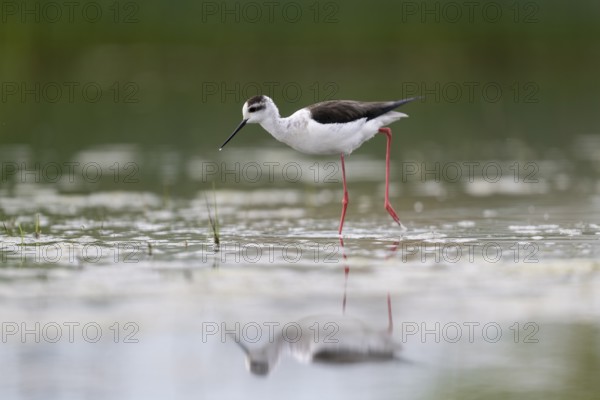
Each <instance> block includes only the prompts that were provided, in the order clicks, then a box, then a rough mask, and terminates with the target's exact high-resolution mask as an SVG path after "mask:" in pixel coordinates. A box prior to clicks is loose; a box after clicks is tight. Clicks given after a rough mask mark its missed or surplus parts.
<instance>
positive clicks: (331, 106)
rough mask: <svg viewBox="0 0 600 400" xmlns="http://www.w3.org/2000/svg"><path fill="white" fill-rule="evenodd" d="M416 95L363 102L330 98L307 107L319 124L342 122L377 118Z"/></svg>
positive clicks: (411, 99)
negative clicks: (393, 99)
mask: <svg viewBox="0 0 600 400" xmlns="http://www.w3.org/2000/svg"><path fill="white" fill-rule="evenodd" d="M417 99H418V97H413V98H410V99H404V100H398V101H385V102H371V103H365V102H361V101H353V100H331V101H324V102H322V103H317V104H313V105H312V106H309V107H307V108H308V109H309V110H310V114H311V116H312V118H313V119H314V120H315V121H317V122H319V123H321V124H343V123H345V122H352V121H356V120H357V119H361V118H367V120H370V119H374V118H377V117H379V116H381V115H383V114H385V113H387V112H390V111H392V110H393V109H395V108H398V107H400V106H401V105H403V104H406V103H409V102H411V101H413V100H417Z"/></svg>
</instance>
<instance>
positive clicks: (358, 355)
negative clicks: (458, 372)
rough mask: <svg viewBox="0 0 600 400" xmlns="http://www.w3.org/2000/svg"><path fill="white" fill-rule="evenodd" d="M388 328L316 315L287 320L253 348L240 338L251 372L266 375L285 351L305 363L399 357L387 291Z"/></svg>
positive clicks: (378, 360) (398, 347) (332, 362)
mask: <svg viewBox="0 0 600 400" xmlns="http://www.w3.org/2000/svg"><path fill="white" fill-rule="evenodd" d="M387 302H388V321H389V323H388V328H387V329H385V330H373V329H372V328H371V327H370V326H369V325H367V324H365V323H364V322H362V321H360V320H358V319H356V318H350V317H345V316H343V317H340V316H327V315H322V316H313V317H306V318H303V319H301V320H298V321H297V322H296V323H294V324H286V325H285V326H284V327H287V328H284V329H280V330H279V331H278V332H276V333H275V335H274V337H272V338H269V339H272V340H269V342H268V343H266V344H264V345H263V346H261V347H258V348H255V349H252V348H250V347H248V346H247V345H245V344H244V343H242V342H241V341H239V340H237V338H236V343H238V345H239V346H240V347H241V348H242V350H243V351H244V353H246V363H247V366H248V369H249V370H250V372H251V373H253V374H256V375H267V374H268V373H269V372H270V371H271V369H273V368H274V367H275V365H276V364H277V362H278V361H279V359H280V357H281V356H282V355H283V354H290V355H292V356H293V357H294V358H296V359H297V360H299V361H301V362H305V363H311V362H314V363H325V364H334V365H337V364H350V363H361V362H382V361H390V360H394V359H396V358H397V353H398V351H399V350H400V344H398V343H396V342H395V341H394V340H393V338H392V331H393V324H392V309H391V300H390V297H389V295H388V299H387Z"/></svg>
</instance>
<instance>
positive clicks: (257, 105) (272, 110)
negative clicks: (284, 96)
mask: <svg viewBox="0 0 600 400" xmlns="http://www.w3.org/2000/svg"><path fill="white" fill-rule="evenodd" d="M242 116H243V119H242V122H240V124H239V125H238V127H237V128H236V129H235V131H233V133H232V134H231V135H230V136H229V138H228V139H227V140H226V141H225V143H223V145H222V146H221V147H220V148H219V150H221V149H222V148H223V147H225V145H226V144H227V143H228V142H229V141H230V140H231V139H233V137H234V136H235V135H236V134H237V133H238V132H239V131H240V130H242V128H243V127H244V126H245V125H246V124H247V123H250V124H260V123H261V122H262V121H264V120H265V119H267V118H273V117H277V116H279V111H278V110H277V106H275V103H274V102H273V100H271V98H270V97H267V96H263V95H258V96H254V97H251V98H250V99H248V101H246V102H245V103H244V106H243V107H242Z"/></svg>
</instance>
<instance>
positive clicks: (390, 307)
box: [387, 293, 394, 334]
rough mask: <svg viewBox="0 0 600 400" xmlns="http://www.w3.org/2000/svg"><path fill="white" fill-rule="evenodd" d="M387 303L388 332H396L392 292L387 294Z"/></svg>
mask: <svg viewBox="0 0 600 400" xmlns="http://www.w3.org/2000/svg"><path fill="white" fill-rule="evenodd" d="M387 303H388V333H389V334H392V333H393V332H394V321H393V320H392V299H390V294H389V293H388V295H387Z"/></svg>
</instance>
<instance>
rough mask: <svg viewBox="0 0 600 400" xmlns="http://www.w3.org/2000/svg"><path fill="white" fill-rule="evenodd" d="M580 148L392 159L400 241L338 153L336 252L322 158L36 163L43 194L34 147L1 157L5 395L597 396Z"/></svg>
mask: <svg viewBox="0 0 600 400" xmlns="http://www.w3.org/2000/svg"><path fill="white" fill-rule="evenodd" d="M585 140H587V139H585ZM581 141H584V139H581ZM578 143H579V142H578ZM585 143H586V142H584V144H581V145H580V146H581V147H582V148H586V149H587V152H579V154H580V155H581V159H580V160H578V161H577V162H569V163H567V162H566V161H565V159H563V158H561V157H554V158H550V157H540V158H539V159H531V158H530V159H527V158H519V159H498V160H494V159H485V158H482V159H473V158H471V159H465V160H464V161H455V159H452V158H450V159H449V161H444V159H440V158H433V159H434V160H436V161H431V158H430V159H427V157H425V159H427V161H424V159H423V158H422V157H421V156H420V155H419V154H417V153H409V154H405V157H404V158H403V160H402V162H400V161H399V160H397V161H396V163H395V164H394V165H393V176H392V186H391V198H392V203H393V204H394V207H395V208H396V210H397V211H398V213H399V215H400V217H401V219H402V220H403V222H404V224H405V225H406V227H407V230H406V231H402V230H401V229H399V227H398V226H396V225H395V224H394V223H393V221H392V220H391V218H390V217H389V216H388V215H387V213H386V212H385V210H384V209H383V189H384V188H383V182H384V179H383V178H384V176H383V160H382V159H380V158H377V157H370V156H365V155H360V154H356V155H352V156H351V157H349V158H348V160H347V174H348V180H349V181H348V184H349V192H350V206H349V208H348V214H347V217H346V224H345V227H344V240H343V242H341V241H340V240H339V239H338V236H337V226H338V218H339V212H340V204H339V201H340V198H341V183H340V175H339V170H338V167H337V164H336V163H331V161H335V160H329V159H315V160H313V159H304V158H300V156H299V155H297V154H295V153H291V152H287V151H280V150H271V149H268V148H267V149H245V150H244V151H243V152H241V151H235V149H234V150H233V151H231V152H229V153H227V154H223V155H220V156H221V157H222V158H220V159H218V161H215V160H211V158H210V157H208V156H206V157H201V156H194V155H192V156H189V157H188V156H185V155H181V154H179V153H177V152H172V151H169V150H164V149H163V150H161V149H159V150H154V151H142V150H139V149H137V148H135V147H118V148H114V147H109V148H97V149H90V150H86V151H84V152H81V153H79V154H77V155H76V156H75V157H73V159H72V160H71V161H70V162H77V163H79V164H78V165H76V166H75V167H73V168H74V170H73V171H74V173H73V174H72V176H71V175H69V174H68V173H67V172H65V171H66V167H65V165H63V164H62V163H61V164H60V166H61V168H62V170H61V171H62V172H61V173H60V174H59V176H56V174H55V175H52V171H56V170H52V168H53V167H52V166H51V165H50V161H48V162H46V163H44V162H41V164H40V170H41V171H44V168H45V171H46V172H41V174H42V175H41V176H40V177H41V179H40V181H39V182H36V181H35V175H30V176H27V175H25V177H24V178H23V175H21V172H22V170H23V168H22V167H21V163H22V162H28V163H29V164H27V165H28V166H29V169H30V170H35V169H36V168H32V167H30V166H31V165H33V164H31V162H32V161H31V160H32V159H34V158H35V157H34V156H33V155H30V154H29V150H28V149H26V148H22V149H21V150H19V149H15V148H11V149H8V150H7V149H3V151H0V153H2V154H3V157H5V155H6V154H11V157H13V158H11V159H10V160H14V161H10V163H15V164H16V170H14V168H13V167H14V165H13V164H7V163H4V164H3V186H2V189H0V192H1V202H0V216H1V217H2V221H3V222H4V226H3V227H0V228H2V233H1V234H0V238H1V245H2V248H1V252H0V257H1V260H2V261H1V264H0V299H1V301H2V310H3V312H2V339H3V343H2V346H0V356H1V357H2V360H3V362H2V363H1V364H0V365H1V366H0V377H1V378H0V382H1V383H2V387H3V393H5V394H6V396H7V397H8V398H11V397H12V398H39V399H48V398H57V399H70V398H73V399H79V398H99V399H100V398H115V397H119V398H141V397H146V398H166V397H177V398H233V397H234V396H237V397H241V396H246V397H247V396H248V395H249V394H250V395H251V396H252V397H253V398H275V397H277V398H280V397H281V396H285V397H286V398H306V397H308V396H313V397H314V396H321V397H323V396H326V397H329V398H392V397H394V398H396V397H398V398H399V397H401V396H404V397H407V398H422V399H429V398H431V399H437V398H456V399H464V398H524V397H525V398H566V397H569V398H581V399H583V398H593V397H594V396H595V395H597V393H598V392H599V391H600V387H599V386H598V385H599V384H598V382H597V378H596V374H597V369H598V363H599V360H600V342H599V340H598V338H599V337H600V335H599V333H600V332H599V328H600V326H599V323H598V321H600V319H599V317H600V296H599V295H598V293H599V291H598V289H599V286H600V279H599V271H600V263H599V262H598V261H597V260H598V253H599V252H600V246H599V239H600V196H599V193H598V190H599V188H600V185H598V179H597V171H596V170H595V169H594V168H595V166H596V165H597V160H598V159H600V157H599V156H598V154H599V153H598V152H597V151H596V152H594V151H593V148H594V147H593V146H590V145H589V143H588V144H585ZM483 155H485V154H483ZM555 156H556V154H555ZM4 159H6V158H4ZM257 160H260V161H257ZM264 160H270V161H268V163H271V164H265V161H264ZM283 160H293V161H283ZM440 160H441V161H440ZM522 160H526V161H522ZM531 160H534V161H531ZM436 162H438V163H439V164H438V166H436V164H435V163H436ZM580 162H581V163H582V162H585V163H586V164H585V165H586V169H585V172H581V170H580V169H578V168H579V164H578V163H580ZM92 163H95V164H97V166H98V168H99V170H100V171H101V172H102V174H103V177H102V179H99V180H98V181H94V179H95V175H93V174H92V173H93V172H94V171H95V170H93V169H92V168H96V165H92ZM115 163H116V164H115ZM236 163H237V164H236ZM275 163H278V164H277V165H276V164H275ZM452 163H456V165H455V164H452ZM465 163H467V164H465ZM474 163H479V164H478V165H476V164H474ZM90 165H91V166H90ZM83 166H88V168H89V170H87V171H86V172H85V173H83V172H82V171H81V168H82V167H83ZM7 168H8V169H7ZM11 168H13V169H11ZM111 168H112V169H111ZM269 168H272V170H271V171H272V173H273V174H272V175H273V176H272V179H271V177H270V176H269V171H270V170H269ZM469 168H473V169H472V171H471V170H469ZM485 168H488V170H487V171H486V170H485ZM15 171H16V172H15ZM298 171H299V172H300V174H298ZM423 171H425V172H423ZM427 171H429V172H428V174H427ZM452 171H458V172H460V174H461V177H460V179H454V178H453V177H455V176H456V175H452V174H451V173H452ZM495 171H500V172H501V173H500V176H498V173H496V172H495ZM257 172H260V173H261V176H260V177H258V175H257ZM471 172H472V173H471ZM44 174H46V175H44ZM423 174H425V175H423ZM15 176H16V178H15ZM55 178H56V179H55ZM71 178H72V179H71ZM437 178H439V179H437ZM213 182H214V189H213ZM209 213H210V215H211V216H212V217H213V218H215V217H216V219H217V220H218V223H219V227H218V228H219V234H220V245H219V246H218V247H217V246H216V245H215V243H214V237H213V233H212V230H211V227H210V222H209ZM38 221H39V222H38ZM38 224H39V227H40V228H39V230H40V232H39V234H37V235H36V233H35V231H36V225H38ZM388 295H389V300H390V308H389V309H388V302H387V299H388ZM388 313H389V315H391V318H392V319H393V330H392V332H391V333H390V331H389V329H390V328H391V327H392V326H391V325H390V324H389V321H388ZM36 324H38V325H36ZM236 340H237V341H240V343H239V344H238V343H236ZM247 361H248V362H249V364H248V366H247V365H246V362H247Z"/></svg>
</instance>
